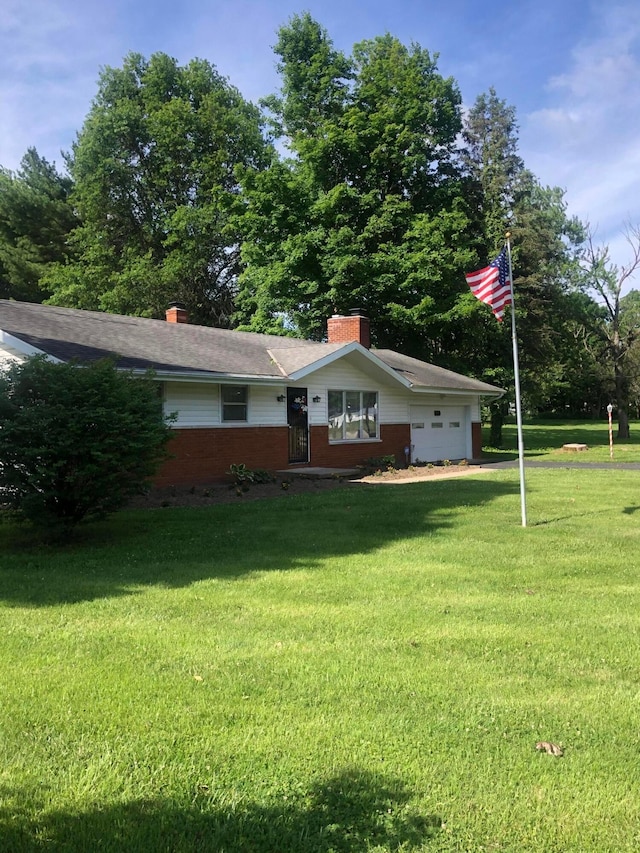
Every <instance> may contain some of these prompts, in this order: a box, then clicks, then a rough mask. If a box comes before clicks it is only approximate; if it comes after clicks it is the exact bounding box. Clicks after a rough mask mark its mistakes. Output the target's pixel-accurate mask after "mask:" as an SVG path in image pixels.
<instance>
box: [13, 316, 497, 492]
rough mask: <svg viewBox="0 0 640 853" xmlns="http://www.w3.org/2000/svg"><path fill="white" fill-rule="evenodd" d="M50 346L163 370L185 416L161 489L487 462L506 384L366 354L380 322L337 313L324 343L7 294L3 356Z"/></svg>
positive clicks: (66, 356) (168, 403) (161, 378)
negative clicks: (281, 475)
mask: <svg viewBox="0 0 640 853" xmlns="http://www.w3.org/2000/svg"><path fill="white" fill-rule="evenodd" d="M35 353H44V354H46V355H47V356H48V357H49V358H51V359H52V360H54V361H68V360H71V359H77V360H78V361H79V362H81V363H82V362H90V361H94V360H96V359H99V358H102V357H104V356H106V355H109V354H116V356H117V363H118V366H119V367H121V368H123V369H130V370H133V371H146V370H148V369H150V368H152V369H153V370H154V371H155V375H156V378H157V381H158V382H159V383H161V387H162V394H163V400H164V408H165V411H166V412H167V413H170V412H175V413H176V415H177V417H176V420H175V422H174V424H173V428H174V430H175V438H174V439H173V441H172V442H171V444H170V451H171V453H172V457H173V458H172V459H170V460H169V461H168V462H167V463H165V465H164V466H163V467H162V468H161V470H160V472H159V474H158V476H157V483H158V484H159V485H168V484H175V485H190V484H194V485H195V484H202V483H206V482H213V481H216V480H222V479H225V476H226V472H227V471H228V470H229V466H230V465H231V464H233V463H236V464H240V463H244V464H245V465H246V466H247V467H248V468H252V469H256V468H261V469H266V470H270V471H276V470H286V469H289V468H300V467H304V466H313V467H318V466H320V467H329V468H339V467H351V466H354V465H357V464H358V463H362V462H364V461H365V460H367V459H369V458H372V457H381V456H387V455H393V456H395V458H396V461H397V464H399V465H401V464H404V462H405V460H406V459H407V457H408V458H409V460H410V461H413V462H417V461H423V462H430V461H438V460H444V459H449V460H458V459H472V458H477V457H479V456H480V452H481V443H482V442H481V431H480V406H481V400H482V399H483V398H484V399H491V398H495V397H498V396H500V395H501V394H502V390H501V389H500V388H496V387H494V386H492V385H487V384H486V383H484V382H479V381H478V380H476V379H470V378H468V377H466V376H461V375H460V374H458V373H453V372H451V371H449V370H444V369H443V368H441V367H436V366H434V365H432V364H427V363H426V362H423V361H418V360H417V359H414V358H409V357H408V356H404V355H402V354H400V353H397V352H394V351H393V350H375V349H370V348H369V320H368V318H367V317H364V316H363V315H362V314H361V313H359V312H357V311H356V312H352V314H351V315H349V316H334V317H331V318H330V319H329V321H328V324H327V343H316V342H313V341H304V340H299V339H296V338H288V337H278V336H274V335H260V334H254V333H251V332H234V331H229V330H226V329H212V328H209V327H205V326H193V325H189V323H188V322H187V315H186V311H185V310H184V308H183V307H182V306H181V305H179V304H177V303H176V304H174V305H173V306H171V307H170V308H169V310H168V311H167V318H166V321H164V320H148V319H144V318H140V317H124V316H120V315H116V314H104V313H99V312H96V311H78V310H75V309H70V308H56V307H53V306H49V305H35V304H31V303H26V302H13V301H7V300H0V366H1V365H2V362H3V360H10V359H18V360H21V359H24V358H25V357H26V356H29V355H32V354H35Z"/></svg>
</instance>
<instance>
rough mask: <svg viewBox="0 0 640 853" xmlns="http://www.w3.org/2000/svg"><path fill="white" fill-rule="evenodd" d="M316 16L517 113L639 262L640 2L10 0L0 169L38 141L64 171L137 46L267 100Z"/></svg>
mask: <svg viewBox="0 0 640 853" xmlns="http://www.w3.org/2000/svg"><path fill="white" fill-rule="evenodd" d="M305 11H309V12H310V13H311V15H312V16H313V17H314V18H315V19H316V20H317V21H318V22H319V23H321V24H322V25H323V26H324V27H325V28H326V30H327V31H328V33H329V36H330V37H331V39H332V40H333V42H334V44H335V46H336V47H337V48H339V49H341V50H343V51H345V52H346V53H350V52H351V49H352V47H353V45H354V44H355V43H357V42H359V41H362V40H364V39H369V38H374V37H375V36H378V35H384V34H385V33H387V32H388V33H391V34H392V35H394V36H396V37H397V38H399V39H400V40H401V41H402V42H403V43H404V44H406V45H410V44H411V43H412V42H415V43H417V44H419V45H420V46H421V47H422V48H426V49H427V50H428V51H429V52H430V53H431V54H432V55H433V54H438V69H439V71H440V73H441V74H442V75H443V76H445V77H453V78H454V79H455V80H456V81H457V83H458V86H459V88H460V91H461V94H462V99H463V104H464V105H465V107H470V106H472V104H473V103H474V101H475V99H476V97H477V96H478V95H479V94H481V93H483V92H487V91H488V90H489V88H490V87H491V86H493V87H494V88H495V90H496V92H497V94H498V96H499V97H500V98H502V99H504V100H505V101H506V102H507V103H508V104H509V105H512V106H514V107H515V109H516V114H517V118H518V124H519V128H520V156H521V157H522V158H523V160H524V162H525V165H526V166H527V168H529V169H530V170H531V171H532V172H533V173H534V174H535V175H536V176H537V177H538V179H539V181H540V182H541V183H542V184H543V185H546V186H559V187H561V188H562V189H564V190H565V193H566V195H565V200H566V202H567V210H568V213H569V215H575V216H578V217H579V218H580V219H581V220H582V221H583V222H588V223H589V224H590V226H591V229H592V231H593V232H594V234H595V239H596V242H597V243H598V244H604V245H608V246H609V249H610V254H611V257H612V259H613V261H614V262H615V263H617V264H618V265H619V266H623V265H625V264H627V265H628V264H629V262H630V261H631V249H630V247H629V245H628V243H627V241H626V239H625V236H624V232H625V230H626V229H628V227H629V226H638V225H640V9H639V8H638V0H619V2H617V0H513V2H511V3H497V2H495V0H387V1H386V2H382V0H300V2H295V0H181V2H179V3H178V2H177V0H171V2H169V0H136V2H127V0H110V2H106V3H105V2H104V0H99V2H98V0H1V2H0V165H1V166H3V167H5V168H7V169H10V170H16V169H17V168H18V167H19V164H20V159H21V157H22V155H23V154H24V153H25V151H26V150H27V148H29V147H31V146H35V148H36V149H37V150H38V152H39V154H41V155H42V156H44V157H46V158H47V160H49V161H50V162H52V161H53V162H55V163H56V165H57V166H58V168H59V169H60V170H61V171H62V169H63V165H64V164H63V160H62V156H61V152H63V151H69V150H70V148H71V145H72V143H73V141H74V139H75V136H76V133H77V132H78V131H79V130H80V129H81V127H82V125H83V122H84V120H85V117H86V115H87V113H88V111H89V109H90V107H91V101H92V98H93V97H94V95H95V94H96V91H97V81H98V76H99V74H100V71H101V69H102V68H104V67H105V66H113V67H118V66H120V65H121V64H122V60H123V58H124V57H125V56H126V54H127V53H129V52H131V51H133V52H137V53H141V54H142V55H143V56H145V57H149V56H150V55H151V54H152V53H155V52H158V51H160V52H164V53H168V54H170V55H171V56H173V57H174V58H175V59H176V60H177V61H178V62H179V63H180V64H181V65H182V64H186V63H187V62H188V61H189V60H190V59H193V58H195V57H199V58H202V59H207V60H209V61H210V62H211V63H213V64H214V65H215V66H216V68H217V69H218V71H219V72H220V73H221V74H222V75H223V76H225V77H227V78H228V79H229V80H230V82H231V83H232V84H233V85H235V86H236V87H237V88H238V89H239V90H240V91H241V93H242V94H243V95H244V97H245V98H247V99H248V100H251V101H254V102H256V101H257V100H258V99H259V98H261V97H263V96H265V95H268V94H270V93H272V92H275V91H277V88H278V85H279V79H278V74H277V71H276V68H275V61H276V58H275V56H274V53H273V45H274V43H275V41H276V38H277V35H276V34H277V30H278V28H279V27H281V26H283V25H285V24H286V23H287V22H288V21H289V19H290V18H291V16H292V15H295V14H301V13H303V12H305ZM633 286H634V287H640V272H639V273H637V274H636V276H635V279H634V280H633Z"/></svg>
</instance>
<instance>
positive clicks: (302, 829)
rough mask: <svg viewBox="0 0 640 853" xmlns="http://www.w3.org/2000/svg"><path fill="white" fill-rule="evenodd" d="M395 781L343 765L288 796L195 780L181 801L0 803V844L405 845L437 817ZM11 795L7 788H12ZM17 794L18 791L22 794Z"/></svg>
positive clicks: (301, 850)
mask: <svg viewBox="0 0 640 853" xmlns="http://www.w3.org/2000/svg"><path fill="white" fill-rule="evenodd" d="M411 798H412V794H411V792H410V791H408V790H407V789H406V788H405V787H404V785H403V784H402V782H400V781H399V780H397V779H391V778H388V777H381V776H378V775H375V774H372V773H368V772H364V771H359V770H350V771H347V772H345V773H342V774H341V775H339V776H337V777H335V778H332V779H329V780H327V781H326V782H324V783H322V784H319V785H318V786H317V787H315V788H314V789H313V790H311V791H310V792H309V793H308V794H305V795H304V796H302V797H300V801H299V802H298V803H291V802H287V801H285V800H284V799H283V801H282V802H280V803H279V804H277V805H273V806H269V805H261V804H256V803H246V802H239V803H234V804H233V805H229V806H228V807H227V808H225V807H221V806H220V805H219V804H218V803H217V801H216V792H212V791H209V790H208V789H206V786H202V787H201V788H200V789H199V790H198V791H197V792H194V793H193V795H192V796H191V798H190V802H189V803H185V804H180V803H177V802H175V801H172V800H167V799H162V798H160V797H158V798H155V799H153V800H136V801H133V802H127V803H121V804H111V805H108V806H99V805H96V807H95V808H94V809H93V810H91V811H84V812H83V811H77V812H76V811H73V812H72V811H68V812H61V811H54V812H48V813H47V812H44V813H41V814H40V815H39V816H38V817H37V818H32V817H29V816H28V815H27V814H26V813H25V812H24V811H23V809H24V806H22V810H21V807H20V806H17V807H16V809H7V808H2V809H0V848H1V849H2V850H7V851H9V850H10V851H12V853H30V851H34V853H35V851H39V850H52V851H56V853H63V851H69V853H77V851H85V850H86V851H89V850H101V851H113V853H116V852H117V853H121V852H122V851H129V853H133V851H140V853H147V851H154V853H160V852H161V851H171V853H182V851H184V853H197V852H198V853H205V852H206V853H208V851H211V853H214V851H215V853H284V851H287V853H329V851H336V853H338V851H340V853H365V851H367V850H371V849H372V847H377V848H382V849H384V850H389V851H392V850H398V849H399V848H402V849H403V850H405V851H410V850H413V849H415V848H416V847H417V846H418V845H420V846H422V845H424V843H425V842H427V841H428V840H429V839H431V838H434V837H435V836H437V835H438V834H439V833H440V831H441V827H442V819H441V818H440V817H439V816H437V815H426V816H423V815H418V814H415V813H412V812H411V811H410V807H407V804H408V803H409V801H410V800H411ZM13 799H14V801H16V803H17V800H18V797H17V796H14V797H13ZM22 801H23V802H24V797H22Z"/></svg>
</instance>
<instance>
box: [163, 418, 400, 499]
mask: <svg viewBox="0 0 640 853" xmlns="http://www.w3.org/2000/svg"><path fill="white" fill-rule="evenodd" d="M380 433H381V439H382V440H381V441H380V442H375V443H365V444H361V443H359V442H353V443H348V442H347V443H345V444H329V432H328V427H327V426H326V425H325V426H312V427H311V428H310V435H309V444H310V453H311V461H310V462H309V464H310V465H312V466H320V467H323V468H325V467H326V468H344V467H352V466H354V465H357V464H358V463H360V462H364V461H365V460H366V459H369V458H371V457H378V456H388V455H391V454H393V455H394V456H395V457H396V462H397V464H398V465H401V464H402V463H403V461H404V448H405V446H406V445H408V444H410V440H409V438H410V427H409V424H382V425H381V427H380ZM169 453H170V454H171V456H172V458H171V459H169V460H167V462H165V463H164V464H163V465H162V467H161V468H160V470H159V471H158V474H157V475H156V477H155V484H156V485H157V486H195V485H205V484H207V483H215V482H222V481H226V480H228V479H229V477H228V475H227V471H228V470H229V467H230V465H232V464H236V465H237V464H240V463H242V464H244V465H246V466H247V468H252V469H256V468H261V469H264V470H267V471H278V470H287V469H288V468H291V469H300V468H304V466H301V465H289V430H288V427H286V426H279V427H264V426H262V427H238V428H234V427H228V428H222V429H221V428H208V429H176V430H175V431H174V436H173V438H172V440H171V442H170V443H169Z"/></svg>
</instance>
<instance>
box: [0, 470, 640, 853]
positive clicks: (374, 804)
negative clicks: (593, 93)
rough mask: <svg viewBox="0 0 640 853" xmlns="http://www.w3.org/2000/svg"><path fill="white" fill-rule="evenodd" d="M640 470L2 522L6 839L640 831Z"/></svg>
mask: <svg viewBox="0 0 640 853" xmlns="http://www.w3.org/2000/svg"><path fill="white" fill-rule="evenodd" d="M638 476H639V475H638V472H634V471H622V472H621V471H600V470H596V471H587V470H553V471H546V470H539V469H536V470H531V471H530V472H528V478H527V483H528V492H529V523H530V526H529V527H528V528H527V529H526V530H523V529H522V528H521V527H520V513H519V499H518V480H517V471H515V470H514V471H501V472H494V473H491V474H476V475H474V476H472V477H463V478H460V479H451V480H442V481H435V482H424V483H416V484H404V485H402V486H386V485H383V484H381V485H364V484H363V485H359V486H357V487H351V488H346V489H340V488H338V489H335V490H331V491H327V492H324V493H318V494H311V495H299V496H296V495H294V496H291V497H288V498H287V499H285V500H278V501H268V500H267V501H256V502H251V503H246V504H245V503H243V502H242V500H240V501H238V503H236V504H225V505H220V506H212V507H207V508H200V509H197V508H165V509H157V510H146V511H145V510H131V511H127V512H124V513H121V514H119V515H118V516H116V517H115V518H113V519H112V520H111V521H109V522H108V523H106V524H105V525H103V526H96V527H93V528H88V529H87V530H86V531H85V532H84V533H83V534H82V537H81V538H80V540H79V541H78V542H76V543H75V544H74V545H72V546H68V547H67V548H65V549H63V550H58V551H55V550H53V549H49V548H47V547H45V546H38V545H37V544H33V543H32V542H30V541H29V537H28V534H27V533H26V531H25V532H20V531H17V532H16V531H15V530H13V529H11V528H10V527H9V526H8V525H4V526H2V527H0V537H1V538H2V542H1V543H0V544H1V547H2V551H1V553H2V557H1V558H0V584H1V585H0V590H1V592H0V603H1V609H0V627H1V629H2V638H3V642H2V644H1V646H0V696H1V697H2V708H1V712H0V713H1V716H2V719H1V722H2V739H1V741H0V767H1V769H0V849H1V850H7V851H9V850H10V851H15V853H18V851H39V850H56V851H58V850H61V851H62V850H64V851H78V850H103V851H125V850H126V851H141V853H142V851H145V853H146V851H150V850H153V851H185V853H186V851H189V853H191V851H216V853H223V851H226V853H237V851H242V852H243V853H244V851H256V853H268V851H273V853H276V851H278V853H281V851H301V853H307V851H318V853H319V852H320V851H327V853H328V851H350V853H358V851H392V850H403V851H480V850H509V851H536V853H538V852H539V851H575V852H576V853H578V851H580V853H585V851H594V853H595V852H596V851H597V853H602V851H606V850H611V851H632V850H637V849H638V847H639V846H640V829H639V828H640V802H639V800H638V796H637V792H638V789H639V786H640V769H639V765H638V750H639V747H640V734H639V732H640V725H639V723H640V720H639V712H638V702H639V699H640V676H639V673H640V643H639V642H638V639H639V634H640V608H639V604H640V560H639V559H638V556H637V555H638V553H640V492H639V490H638ZM538 741H551V742H553V743H557V744H560V745H561V746H562V747H563V748H564V756H563V757H562V758H556V757H554V756H552V755H548V754H546V753H543V752H538V751H536V749H535V746H536V743H537V742H538Z"/></svg>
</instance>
